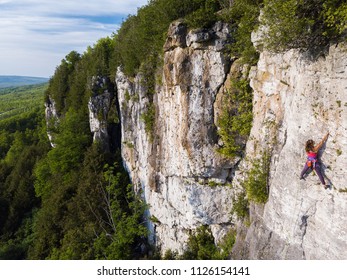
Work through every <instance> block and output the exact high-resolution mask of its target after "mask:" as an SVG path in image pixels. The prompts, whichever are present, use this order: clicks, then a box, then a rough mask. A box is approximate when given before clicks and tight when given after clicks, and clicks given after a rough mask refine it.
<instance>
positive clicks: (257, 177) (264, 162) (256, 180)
mask: <svg viewBox="0 0 347 280" xmlns="http://www.w3.org/2000/svg"><path fill="white" fill-rule="evenodd" d="M250 164H251V168H250V169H249V171H248V173H247V175H246V180H245V181H244V188H245V190H246V193H247V198H248V200H249V201H253V202H255V203H260V204H264V203H266V201H267V199H268V196H269V191H268V186H269V182H268V178H269V172H270V169H269V168H270V154H269V152H268V151H265V152H263V153H262V155H261V158H259V159H252V161H251V162H250Z"/></svg>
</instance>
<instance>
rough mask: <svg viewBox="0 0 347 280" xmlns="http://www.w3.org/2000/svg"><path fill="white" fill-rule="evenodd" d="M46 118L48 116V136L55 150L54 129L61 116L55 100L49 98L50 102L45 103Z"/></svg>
mask: <svg viewBox="0 0 347 280" xmlns="http://www.w3.org/2000/svg"><path fill="white" fill-rule="evenodd" d="M45 116H46V124H47V136H48V139H49V142H50V143H51V146H52V147H53V148H54V147H55V144H54V135H53V133H52V128H53V129H54V126H55V125H56V123H57V122H58V121H59V114H58V111H57V108H56V104H55V101H54V99H52V98H48V101H47V102H45Z"/></svg>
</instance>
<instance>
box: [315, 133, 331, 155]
mask: <svg viewBox="0 0 347 280" xmlns="http://www.w3.org/2000/svg"><path fill="white" fill-rule="evenodd" d="M328 137H329V132H328V133H327V134H326V135H325V136H324V137H323V139H322V141H320V142H319V143H318V144H317V145H316V146H315V147H314V152H316V153H317V152H318V151H319V149H320V148H321V147H322V146H323V144H324V142H325V141H327V139H328Z"/></svg>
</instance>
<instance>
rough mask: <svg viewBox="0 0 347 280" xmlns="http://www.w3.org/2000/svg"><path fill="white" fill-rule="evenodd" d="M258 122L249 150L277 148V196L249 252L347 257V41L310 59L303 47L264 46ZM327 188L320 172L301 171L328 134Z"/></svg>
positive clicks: (257, 78)
mask: <svg viewBox="0 0 347 280" xmlns="http://www.w3.org/2000/svg"><path fill="white" fill-rule="evenodd" d="M251 78H252V79H251V86H252V87H253V89H254V91H255V92H254V124H253V128H252V131H251V137H250V139H252V140H250V141H249V142H248V144H247V155H248V156H249V157H252V156H254V154H256V153H258V152H259V151H260V150H261V147H265V146H268V145H272V146H273V147H274V151H273V157H272V164H271V179H270V196H269V201H268V202H267V204H266V206H265V209H264V211H263V212H262V211H258V212H257V211H256V212H255V213H254V215H253V224H252V226H251V227H250V229H249V230H248V234H247V236H246V239H245V240H244V241H243V242H244V250H245V251H247V253H246V255H244V256H243V257H247V258H254V259H258V258H270V259H347V234H346V232H347V216H346V213H347V212H346V210H347V206H346V205H347V193H346V190H347V179H346V178H347V177H346V175H347V173H346V169H345V168H346V166H347V153H346V150H347V47H346V45H344V44H341V45H338V46H332V47H331V48H330V50H329V53H328V54H327V55H326V56H325V57H320V58H319V59H317V60H310V59H308V57H307V56H305V55H304V54H301V53H299V52H298V51H296V50H291V51H288V52H286V53H284V54H277V55H271V54H269V53H266V52H263V53H261V56H260V60H259V62H258V65H257V67H256V68H254V69H253V72H252V73H251ZM327 131H330V134H331V136H330V137H329V139H328V141H327V143H326V145H325V146H324V147H323V149H322V152H321V161H322V163H323V170H324V174H325V176H326V181H327V182H329V183H330V184H331V186H332V187H331V189H329V190H325V189H324V188H323V186H322V185H321V184H320V181H319V179H318V176H313V175H312V174H310V175H309V176H308V177H307V179H306V180H305V181H303V180H302V181H300V180H299V176H300V172H301V169H302V168H303V165H304V163H305V159H306V156H305V151H304V146H305V142H306V141H307V140H308V139H311V138H312V139H314V140H315V141H316V143H317V142H318V141H320V140H321V138H322V137H323V136H324V135H325V133H326V132H327Z"/></svg>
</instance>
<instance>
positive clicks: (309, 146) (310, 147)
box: [305, 139, 314, 152]
mask: <svg viewBox="0 0 347 280" xmlns="http://www.w3.org/2000/svg"><path fill="white" fill-rule="evenodd" d="M305 150H306V152H309V151H313V150H314V141H313V140H312V139H310V140H307V142H306V145H305Z"/></svg>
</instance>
